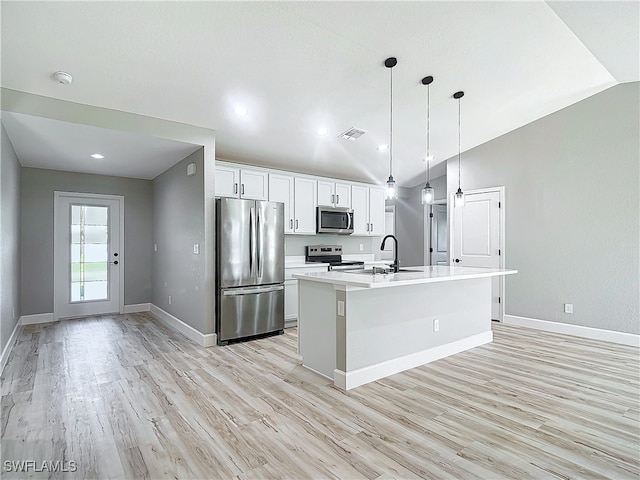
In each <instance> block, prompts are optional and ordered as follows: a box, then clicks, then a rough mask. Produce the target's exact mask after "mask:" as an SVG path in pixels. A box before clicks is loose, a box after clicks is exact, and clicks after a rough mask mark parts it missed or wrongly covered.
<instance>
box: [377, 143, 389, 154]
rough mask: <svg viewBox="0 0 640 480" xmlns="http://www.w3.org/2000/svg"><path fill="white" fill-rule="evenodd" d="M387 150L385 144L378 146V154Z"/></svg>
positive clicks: (387, 146)
mask: <svg viewBox="0 0 640 480" xmlns="http://www.w3.org/2000/svg"><path fill="white" fill-rule="evenodd" d="M388 148H389V145H387V144H383V145H378V151H379V152H385V151H387V150H388Z"/></svg>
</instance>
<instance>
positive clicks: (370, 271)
mask: <svg viewBox="0 0 640 480" xmlns="http://www.w3.org/2000/svg"><path fill="white" fill-rule="evenodd" d="M403 272H404V273H417V272H420V270H412V269H410V268H401V269H399V270H398V271H397V272H392V271H391V269H390V268H382V267H374V268H365V269H364V270H347V271H345V272H344V273H357V274H358V275H393V274H394V273H403Z"/></svg>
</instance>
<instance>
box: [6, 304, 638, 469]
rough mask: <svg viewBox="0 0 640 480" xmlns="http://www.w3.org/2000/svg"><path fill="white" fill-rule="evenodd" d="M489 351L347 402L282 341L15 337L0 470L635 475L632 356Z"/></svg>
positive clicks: (499, 341) (533, 344) (510, 342)
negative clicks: (34, 466)
mask: <svg viewBox="0 0 640 480" xmlns="http://www.w3.org/2000/svg"><path fill="white" fill-rule="evenodd" d="M494 331H495V341H494V342H493V343H492V344H490V345H485V346H482V347H479V348H475V349H473V350H470V351H468V352H464V353H461V354H458V355H455V356H453V357H450V358H447V359H444V360H440V361H437V362H434V363H431V364H429V365H426V366H423V367H420V368H416V369H414V370H410V371H408V372H404V373H401V374H398V375H394V376H393V377H390V378H388V379H385V380H383V381H378V382H374V383H372V384H369V385H365V386H362V387H359V388H357V389H355V390H352V391H350V392H348V393H345V392H343V391H340V390H338V389H336V388H334V387H333V386H332V385H331V384H330V383H329V382H328V381H327V380H326V379H324V378H322V377H320V376H318V375H316V374H314V373H312V372H309V371H307V370H305V369H304V368H303V367H301V365H300V357H299V356H298V355H297V354H296V353H295V352H296V344H297V338H296V330H295V329H289V330H287V332H286V334H285V335H283V336H279V337H272V338H268V339H263V340H258V341H253V342H248V343H243V344H236V345H232V346H229V347H212V348H201V347H199V346H197V345H195V344H193V343H192V342H190V341H189V340H186V339H185V338H184V337H182V336H181V335H179V334H177V333H174V332H172V331H170V330H168V329H166V328H164V327H163V326H162V325H161V324H159V323H158V322H156V321H155V320H154V319H153V318H152V317H151V315H149V314H146V313H145V314H132V315H126V316H125V315H122V316H104V317H97V318H88V319H80V320H68V321H63V322H59V323H53V324H46V325H36V326H28V327H24V328H23V330H22V333H21V334H20V336H19V338H18V342H17V344H16V346H15V348H14V349H13V352H12V354H11V357H10V358H9V361H8V363H7V366H6V368H5V370H4V372H3V375H2V384H1V385H2V460H3V463H2V468H3V470H4V472H3V475H2V476H3V478H15V477H16V476H17V477H28V476H34V477H40V478H43V477H47V476H48V474H47V473H46V472H45V473H42V474H34V472H33V471H31V472H30V473H29V474H23V475H16V474H14V473H7V471H6V468H5V462H6V461H19V460H34V461H36V462H37V463H39V464H41V463H42V462H43V461H51V462H53V461H56V460H58V461H63V462H67V464H68V462H71V461H73V462H76V464H77V468H78V470H77V472H75V473H73V474H72V473H69V474H64V475H63V474H60V473H57V474H55V475H51V476H52V477H83V478H169V477H171V478H180V479H187V478H202V479H204V478H241V479H243V478H281V477H285V478H296V479H298V478H384V479H388V478H430V479H436V478H455V479H465V478H485V479H497V478H517V479H524V478H535V479H544V478H614V479H637V478H639V476H640V459H639V455H640V453H639V452H640V445H639V428H640V419H639V416H640V410H639V378H638V377H639V375H640V374H639V365H638V357H639V352H638V349H636V348H632V347H624V346H619V345H613V344H607V343H602V342H596V341H590V340H584V339H578V338H574V337H568V336H562V335H555V334H547V333H542V332H538V331H534V330H528V329H524V328H519V327H518V328H514V327H508V326H504V325H499V324H496V325H494Z"/></svg>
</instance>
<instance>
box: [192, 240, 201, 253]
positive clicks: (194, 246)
mask: <svg viewBox="0 0 640 480" xmlns="http://www.w3.org/2000/svg"><path fill="white" fill-rule="evenodd" d="M193 254H194V255H200V244H198V243H194V244H193Z"/></svg>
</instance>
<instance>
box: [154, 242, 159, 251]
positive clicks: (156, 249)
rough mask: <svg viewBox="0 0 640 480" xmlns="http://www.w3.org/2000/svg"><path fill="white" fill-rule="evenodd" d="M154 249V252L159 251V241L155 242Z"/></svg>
mask: <svg viewBox="0 0 640 480" xmlns="http://www.w3.org/2000/svg"><path fill="white" fill-rule="evenodd" d="M153 251H154V252H157V251H158V244H157V243H154V244H153Z"/></svg>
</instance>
